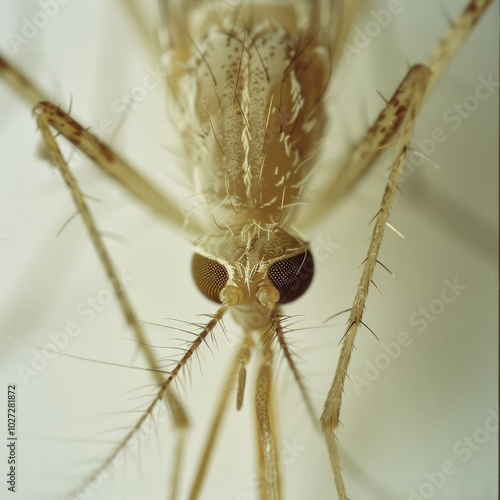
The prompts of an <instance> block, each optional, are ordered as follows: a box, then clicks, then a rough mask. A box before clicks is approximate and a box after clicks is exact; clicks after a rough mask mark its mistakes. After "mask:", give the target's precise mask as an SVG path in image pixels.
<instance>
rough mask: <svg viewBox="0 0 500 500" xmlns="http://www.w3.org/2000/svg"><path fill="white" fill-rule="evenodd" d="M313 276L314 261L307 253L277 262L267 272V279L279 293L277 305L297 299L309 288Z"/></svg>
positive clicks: (310, 254) (309, 253)
mask: <svg viewBox="0 0 500 500" xmlns="http://www.w3.org/2000/svg"><path fill="white" fill-rule="evenodd" d="M313 275H314V260H313V256H312V253H311V252H309V251H307V252H304V253H301V254H299V255H295V256H294V257H290V258H289V259H283V260H278V261H277V262H275V263H274V264H273V265H272V266H271V267H270V268H269V270H268V271H267V277H268V278H269V279H270V280H271V282H272V284H273V285H274V286H275V287H276V288H277V289H278V291H279V293H280V300H279V301H278V304H286V303H288V302H292V301H294V300H296V299H298V298H299V297H300V296H301V295H302V294H303V293H304V292H305V291H306V290H307V289H308V288H309V285H310V284H311V281H312V278H313Z"/></svg>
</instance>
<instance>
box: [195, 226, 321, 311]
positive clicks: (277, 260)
mask: <svg viewBox="0 0 500 500" xmlns="http://www.w3.org/2000/svg"><path fill="white" fill-rule="evenodd" d="M192 272H193V278H194V281H195V283H196V286H197V287H198V289H199V290H200V291H201V293H203V295H205V297H207V298H209V299H210V300H212V301H214V302H218V303H221V302H222V298H223V297H221V293H225V294H228V293H229V292H231V293H233V295H231V301H232V302H233V303H232V304H231V305H234V301H235V300H236V299H235V297H236V295H234V290H235V289H237V290H239V292H241V293H240V294H239V300H238V303H239V305H240V306H245V305H247V306H248V305H254V306H255V305H256V304H258V305H259V304H260V305H259V306H258V307H260V306H266V304H264V303H263V302H264V301H265V300H270V301H272V302H274V303H277V304H286V303H288V302H292V301H294V300H296V299H298V298H299V297H300V296H301V295H302V294H303V293H304V292H305V291H306V290H307V288H308V287H309V285H310V283H311V281H312V277H313V274H314V260H313V256H312V253H311V251H310V250H309V248H308V245H307V243H305V242H304V241H302V240H301V239H300V238H298V237H296V236H292V235H291V234H290V233H289V232H288V231H286V230H284V229H283V228H280V227H277V226H274V227H271V228H265V229H264V228H261V227H259V226H258V225H257V224H249V225H244V226H239V227H230V228H227V229H221V228H216V230H215V231H212V232H211V233H210V234H208V235H207V236H205V237H203V238H202V239H200V240H199V241H198V242H197V244H196V248H195V253H194V255H193V260H192ZM276 292H277V293H276ZM264 297H266V299H264Z"/></svg>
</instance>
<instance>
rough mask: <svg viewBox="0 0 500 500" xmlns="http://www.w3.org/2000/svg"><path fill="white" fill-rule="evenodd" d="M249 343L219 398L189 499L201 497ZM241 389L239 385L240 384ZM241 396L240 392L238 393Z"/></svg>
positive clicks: (229, 374)
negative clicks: (230, 397)
mask: <svg viewBox="0 0 500 500" xmlns="http://www.w3.org/2000/svg"><path fill="white" fill-rule="evenodd" d="M246 337H247V340H249V335H246ZM247 343H248V342H246V341H245V342H244V345H243V346H242V347H241V348H240V349H239V351H238V353H237V354H236V356H235V358H234V360H233V362H232V363H231V368H230V370H229V373H228V375H227V377H226V382H225V388H224V390H223V391H222V392H221V395H220V397H219V402H218V403H217V410H216V412H215V414H214V417H213V420H212V424H211V425H210V430H209V432H208V439H207V442H206V444H205V448H204V450H203V454H202V456H201V460H200V464H199V465H198V470H197V472H196V477H195V480H194V483H193V487H192V489H191V493H190V494H189V499H190V500H196V499H197V498H198V496H199V495H200V492H201V489H202V487H203V481H204V479H205V476H206V473H207V469H208V464H209V461H210V457H211V455H212V452H213V449H214V445H215V442H216V439H217V437H218V434H219V431H220V428H221V424H222V419H223V417H224V414H225V412H226V409H227V403H228V401H229V396H230V395H231V390H230V387H231V385H234V382H235V378H236V374H237V373H239V371H240V369H241V363H242V360H244V359H246V358H247V357H248V356H249V352H248V351H249V349H248V347H246V346H245V344H247ZM238 388H239V384H238ZM238 396H239V392H238Z"/></svg>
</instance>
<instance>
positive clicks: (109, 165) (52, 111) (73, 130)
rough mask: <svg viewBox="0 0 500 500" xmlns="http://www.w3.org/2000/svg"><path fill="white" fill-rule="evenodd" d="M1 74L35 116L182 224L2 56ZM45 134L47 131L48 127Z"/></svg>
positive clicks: (135, 193)
mask: <svg viewBox="0 0 500 500" xmlns="http://www.w3.org/2000/svg"><path fill="white" fill-rule="evenodd" d="M0 77H2V78H4V79H5V81H6V82H7V83H8V84H9V85H10V86H12V88H13V89H14V91H15V92H16V93H18V94H19V95H20V96H21V97H23V98H24V99H25V100H26V101H27V102H28V103H29V104H31V105H33V104H36V106H35V108H34V110H33V113H34V114H35V115H36V116H37V120H38V119H39V118H38V117H41V118H40V120H41V122H45V123H46V124H47V126H48V127H53V128H54V129H56V130H57V132H58V133H60V134H61V135H63V136H64V137H65V138H66V139H67V140H68V141H70V142H72V143H73V144H74V145H75V146H76V147H77V148H78V149H80V150H81V151H82V152H83V153H85V154H86V155H87V156H88V157H89V158H90V159H91V160H93V161H94V162H95V164H96V165H97V166H98V167H99V168H100V169H101V170H102V171H103V172H104V173H105V174H107V175H109V176H110V177H112V178H113V179H115V180H116V181H117V182H118V183H120V184H121V185H122V186H123V187H124V188H125V190H126V191H128V192H129V193H130V194H131V195H133V196H135V197H136V198H138V199H139V200H140V201H141V202H143V203H144V204H145V205H146V206H148V207H149V208H151V209H153V210H154V211H155V212H156V213H158V214H159V215H161V216H162V217H163V218H164V219H166V220H167V221H168V222H169V223H171V224H173V225H174V226H176V227H177V228H179V229H180V228H182V227H183V224H184V215H183V214H182V212H181V211H180V210H179V208H178V207H177V206H176V205H175V204H174V203H172V202H171V201H169V200H168V199H167V198H165V196H164V195H163V194H161V193H160V192H159V191H158V190H157V189H156V188H155V187H154V186H153V185H152V184H151V183H150V182H149V181H147V180H146V179H145V178H144V177H143V176H142V175H141V174H139V173H138V172H137V171H136V170H135V169H134V168H132V167H131V166H130V165H128V164H127V162H126V161H125V160H124V159H123V158H121V157H120V155H118V153H116V152H114V151H113V150H112V149H111V148H109V147H108V146H107V145H106V144H104V143H103V142H101V141H100V140H99V139H98V138H97V137H96V136H95V135H93V134H92V133H91V132H89V131H88V130H87V129H85V128H84V127H82V126H81V125H80V124H79V123H78V122H77V121H76V120H74V119H73V118H72V117H71V116H69V115H68V114H67V113H65V112H64V111H63V110H62V109H60V108H58V107H57V106H55V105H54V104H52V103H50V102H48V101H47V100H46V98H45V96H44V95H43V94H42V93H41V92H40V91H39V90H38V89H37V88H36V87H35V86H34V85H33V83H31V82H30V81H29V80H28V79H27V78H26V77H24V76H23V75H21V74H20V73H19V72H18V71H17V70H16V69H15V68H14V67H13V66H12V65H11V64H9V63H8V62H7V60H6V59H4V58H2V57H1V56H0ZM47 134H50V132H49V129H48V128H47V132H46V135H47ZM46 140H47V139H46ZM194 229H195V228H193V230H194Z"/></svg>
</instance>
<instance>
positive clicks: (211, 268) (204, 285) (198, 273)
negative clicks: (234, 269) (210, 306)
mask: <svg viewBox="0 0 500 500" xmlns="http://www.w3.org/2000/svg"><path fill="white" fill-rule="evenodd" d="M191 270H192V272H193V278H194V282H195V283H196V286H197V287H198V290H200V292H201V293H202V294H203V295H205V297H207V299H210V300H213V301H214V302H218V303H219V304H220V303H221V301H220V298H219V295H220V292H221V291H222V289H223V288H224V287H225V286H226V283H227V280H228V279H229V273H228V272H227V269H226V268H225V267H224V266H223V265H222V264H219V263H218V262H217V261H216V260H213V259H209V258H208V257H205V256H203V255H200V254H198V253H195V254H194V255H193V262H192V264H191Z"/></svg>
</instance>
